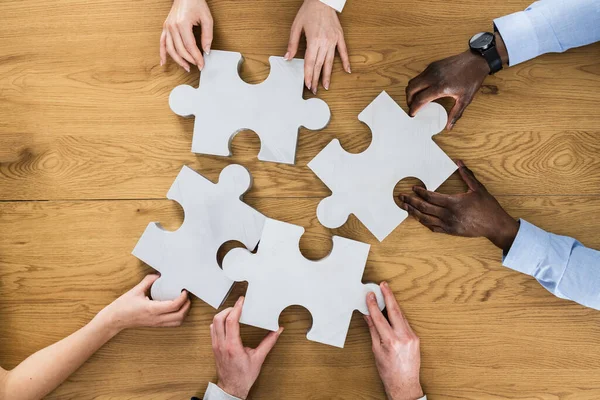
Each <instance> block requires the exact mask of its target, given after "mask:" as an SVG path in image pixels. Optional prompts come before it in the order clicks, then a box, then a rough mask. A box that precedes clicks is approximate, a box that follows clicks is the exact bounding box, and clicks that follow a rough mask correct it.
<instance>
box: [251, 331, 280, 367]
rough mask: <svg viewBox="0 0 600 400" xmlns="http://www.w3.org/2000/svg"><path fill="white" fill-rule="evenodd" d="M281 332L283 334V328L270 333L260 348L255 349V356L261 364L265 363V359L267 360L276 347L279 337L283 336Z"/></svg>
mask: <svg viewBox="0 0 600 400" xmlns="http://www.w3.org/2000/svg"><path fill="white" fill-rule="evenodd" d="M281 332H283V327H280V328H279V329H278V330H277V331H275V332H269V333H268V334H267V336H265V338H264V339H263V340H262V342H260V344H259V345H258V347H257V348H256V349H254V350H255V354H256V356H257V357H258V358H259V360H260V362H261V364H262V363H263V362H264V361H265V358H267V355H268V354H269V353H270V352H271V350H272V349H273V347H274V346H275V343H277V340H278V339H279V336H281Z"/></svg>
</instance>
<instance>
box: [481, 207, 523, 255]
mask: <svg viewBox="0 0 600 400" xmlns="http://www.w3.org/2000/svg"><path fill="white" fill-rule="evenodd" d="M519 225H520V224H519V221H517V220H515V219H513V218H512V217H511V216H510V215H508V214H507V215H506V217H505V218H504V219H503V222H502V223H501V224H500V225H499V226H498V227H497V229H496V231H495V232H492V234H490V235H489V236H488V240H489V241H490V242H492V243H493V244H494V245H495V246H496V247H498V248H500V249H502V251H503V252H504V253H505V254H506V253H508V251H509V250H510V248H511V246H512V244H513V242H514V241H515V238H516V237H517V233H518V232H519Z"/></svg>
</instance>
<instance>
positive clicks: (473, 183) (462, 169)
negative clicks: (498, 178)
mask: <svg viewBox="0 0 600 400" xmlns="http://www.w3.org/2000/svg"><path fill="white" fill-rule="evenodd" d="M456 164H457V165H458V173H459V174H460V177H461V178H462V180H463V181H464V182H465V183H466V184H467V187H468V188H469V189H470V190H477V189H480V188H483V189H484V190H485V186H483V184H482V183H481V182H479V181H478V180H477V178H475V174H474V173H473V171H471V170H470V169H469V168H467V166H466V165H465V164H464V163H463V162H462V161H461V160H458V162H457V163H456Z"/></svg>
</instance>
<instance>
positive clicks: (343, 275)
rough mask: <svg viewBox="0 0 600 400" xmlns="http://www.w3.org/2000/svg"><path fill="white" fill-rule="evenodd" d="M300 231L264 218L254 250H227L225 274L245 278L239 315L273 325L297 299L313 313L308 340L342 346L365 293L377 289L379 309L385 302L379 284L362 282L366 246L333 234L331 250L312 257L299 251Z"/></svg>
mask: <svg viewBox="0 0 600 400" xmlns="http://www.w3.org/2000/svg"><path fill="white" fill-rule="evenodd" d="M303 233H304V229H303V228H302V227H300V226H296V225H291V224H287V223H285V222H280V221H276V220H273V219H268V218H267V220H266V222H265V226H264V229H263V235H262V238H261V240H260V244H259V246H258V252H257V253H256V254H252V253H250V252H248V251H247V250H244V249H239V248H238V249H233V250H231V251H230V252H229V253H227V255H226V256H225V259H224V260H223V270H224V271H225V274H226V275H227V276H229V277H230V278H232V279H233V280H235V281H248V290H247V292H246V300H245V302H244V308H243V309H242V316H241V319H240V320H241V322H242V323H245V324H248V325H253V326H257V327H259V328H264V329H268V330H271V331H276V330H277V329H279V323H278V320H279V314H281V312H282V311H283V310H284V309H285V308H286V307H288V306H291V305H301V306H303V307H305V308H306V309H308V311H309V312H310V313H311V315H312V319H313V324H312V327H311V329H310V331H309V332H308V335H307V338H308V339H309V340H313V341H315V342H321V343H325V344H329V345H332V346H337V347H344V342H345V340H346V335H347V333H348V328H349V326H350V320H351V318H352V312H353V311H354V310H359V311H360V312H361V313H363V314H368V313H369V311H368V309H367V305H366V296H367V293H369V292H375V294H376V295H377V301H378V303H379V307H380V309H383V307H384V301H383V296H382V294H381V290H380V289H379V286H378V285H376V284H363V283H362V282H361V279H362V275H363V271H364V269H365V264H366V262H367V257H368V255H369V247H370V246H369V245H368V244H366V243H361V242H357V241H354V240H350V239H346V238H342V237H339V236H334V237H333V250H332V252H331V254H330V255H329V256H327V257H326V258H324V259H322V260H319V261H311V260H307V259H306V258H304V256H303V255H302V253H301V252H300V248H299V243H300V237H301V236H302V234H303Z"/></svg>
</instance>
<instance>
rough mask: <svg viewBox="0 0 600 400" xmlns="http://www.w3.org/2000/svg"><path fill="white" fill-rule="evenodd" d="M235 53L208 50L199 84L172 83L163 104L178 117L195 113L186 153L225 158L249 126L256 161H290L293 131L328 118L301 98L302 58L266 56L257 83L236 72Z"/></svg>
mask: <svg viewBox="0 0 600 400" xmlns="http://www.w3.org/2000/svg"><path fill="white" fill-rule="evenodd" d="M242 60H243V58H242V55H241V54H240V53H235V52H229V51H218V50H213V51H211V52H210V54H209V55H207V56H206V58H205V62H206V63H205V66H204V68H203V69H202V72H201V73H200V86H199V88H198V89H195V88H193V87H191V86H188V85H181V86H177V87H176V88H175V89H173V91H172V92H171V95H170V97H169V105H170V107H171V109H172V110H173V111H174V112H175V113H176V114H178V115H181V116H183V117H189V116H192V115H195V116H196V121H195V124H194V137H193V139H192V151H193V152H194V153H202V154H213V155H217V156H230V155H231V152H230V150H229V145H230V143H231V141H232V140H233V137H234V136H235V135H236V133H237V132H239V131H241V130H244V129H251V130H253V131H254V132H256V134H257V135H258V136H259V137H260V140H261V148H260V153H259V154H258V158H259V160H263V161H273V162H280V163H286V164H294V161H295V158H296V143H297V141H298V130H299V128H300V126H304V127H306V128H308V129H311V130H319V129H323V128H324V127H325V126H326V125H327V124H328V123H329V118H330V116H331V114H330V112H329V107H328V106H327V104H326V103H325V102H324V101H323V100H320V99H316V98H313V99H309V100H304V99H303V98H302V92H303V88H304V61H303V60H301V59H293V60H290V61H286V60H284V59H283V58H282V57H269V63H270V64H271V72H270V74H269V77H268V78H267V80H265V81H264V82H263V83H260V84H257V85H251V84H248V83H246V82H244V81H243V80H242V79H241V78H240V76H239V73H238V69H239V66H240V65H241V63H242Z"/></svg>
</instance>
